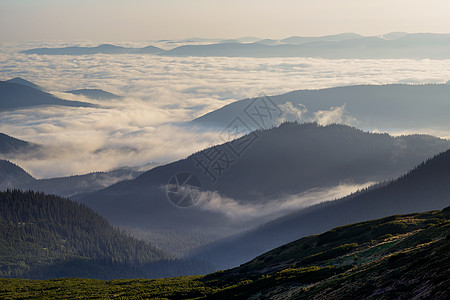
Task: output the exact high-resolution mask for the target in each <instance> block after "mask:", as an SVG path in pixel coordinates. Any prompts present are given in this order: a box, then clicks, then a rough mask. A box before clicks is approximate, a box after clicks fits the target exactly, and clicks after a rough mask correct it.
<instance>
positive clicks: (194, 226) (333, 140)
mask: <svg viewBox="0 0 450 300" xmlns="http://www.w3.org/2000/svg"><path fill="white" fill-rule="evenodd" d="M257 135H258V136H257V138H256V139H255V140H254V141H253V143H252V144H251V146H249V147H248V149H246V150H245V152H243V153H241V154H242V155H241V157H239V156H236V155H234V156H232V155H233V152H232V151H230V147H237V146H239V145H242V143H244V142H246V141H247V142H248V140H249V138H253V137H254V135H253V134H250V135H248V136H244V137H242V138H240V139H237V140H235V141H233V142H230V143H226V144H223V145H219V146H216V147H214V148H210V149H206V150H205V151H204V152H199V153H196V154H194V155H192V156H190V157H188V158H186V159H183V160H180V161H177V162H174V163H171V164H167V165H164V166H160V167H157V168H155V169H152V170H150V171H148V172H146V173H144V174H142V175H140V176H139V177H137V178H136V179H134V180H131V181H125V182H120V183H117V184H115V185H112V186H111V187H108V188H106V189H104V190H101V191H98V192H95V193H92V194H86V195H78V196H75V197H74V198H73V199H75V200H76V201H79V202H82V203H85V204H86V205H88V206H89V207H91V208H93V209H94V210H96V211H97V212H98V213H99V214H101V215H102V216H104V217H106V218H107V219H108V220H109V221H110V222H111V223H112V224H114V225H122V226H131V227H137V228H141V229H144V230H148V231H152V230H161V229H165V230H174V229H176V230H177V231H178V232H179V233H180V234H181V235H182V232H184V231H185V232H203V233H204V234H208V235H209V236H211V235H212V236H215V237H216V238H219V237H222V236H224V235H229V234H232V233H236V232H238V231H240V230H242V229H244V228H250V227H251V226H255V225H256V224H261V223H263V222H265V221H267V220H270V219H271V218H273V217H275V216H277V215H278V216H279V215H281V214H283V213H285V212H287V211H292V209H295V208H301V207H305V206H308V205H311V204H314V203H317V202H321V201H324V200H333V199H335V198H339V197H341V196H343V195H346V194H348V193H349V192H352V191H355V190H356V189H358V187H359V188H360V187H365V186H367V184H370V183H373V182H377V181H380V180H387V179H390V178H394V177H396V176H399V175H401V174H403V173H404V172H406V171H407V170H409V169H411V168H412V167H414V166H415V165H417V164H419V163H420V162H422V161H423V160H425V159H427V158H428V157H430V156H432V155H434V154H436V153H439V152H441V151H444V150H446V149H448V148H450V145H449V141H447V140H441V139H436V138H433V137H430V136H420V135H418V136H405V137H396V138H394V137H391V136H389V135H387V134H373V133H366V132H362V131H360V130H357V129H355V128H351V127H348V126H343V125H330V126H326V127H322V126H318V125H317V124H303V125H299V124H295V123H287V124H283V125H281V126H280V127H278V128H274V129H271V130H266V131H260V132H257ZM234 149H238V148H234ZM214 152H217V153H223V154H227V155H228V158H230V159H233V160H234V162H232V163H230V165H229V166H228V168H226V169H225V165H222V167H224V169H223V170H222V174H221V175H219V174H218V173H213V172H216V171H215V170H214V168H215V167H214V165H213V164H211V165H209V168H210V171H212V172H211V173H208V172H206V170H205V169H204V168H203V167H200V165H198V163H199V161H200V160H202V162H203V163H204V164H206V161H205V159H206V157H207V155H208V153H209V155H212V154H213V153H214ZM355 162H357V163H355ZM206 165H207V164H206ZM216 166H217V165H216ZM179 173H191V174H194V175H195V176H196V177H197V178H199V180H200V182H201V185H202V190H203V193H202V195H201V201H200V202H199V204H198V205H197V206H195V207H191V208H189V209H180V208H177V207H175V206H174V205H173V204H172V203H170V201H169V199H168V198H167V194H166V186H167V184H168V182H169V181H170V180H171V178H172V177H173V176H174V175H176V174H179ZM212 174H215V175H216V176H217V177H216V178H215V180H214V178H213V177H212V176H211V175H212ZM124 199H126V200H124Z"/></svg>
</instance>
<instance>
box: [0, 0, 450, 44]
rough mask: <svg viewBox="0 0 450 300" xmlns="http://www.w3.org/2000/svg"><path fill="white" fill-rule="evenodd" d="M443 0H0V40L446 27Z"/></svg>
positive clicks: (449, 7) (449, 23)
mask: <svg viewBox="0 0 450 300" xmlns="http://www.w3.org/2000/svg"><path fill="white" fill-rule="evenodd" d="M449 11H450V2H449V1H448V0H428V1H423V0H377V1H373V0H341V1H336V0H316V1H311V0H307V1H305V0H227V1H218V0H127V1H124V0H20V1H17V0H0V28H1V30H0V42H10V41H31V40H34V41H36V40H39V41H42V40H91V41H123V40H127V41H148V40H159V39H181V38H189V37H206V38H237V37H243V36H256V37H263V38H275V39H280V38H285V37H288V36H292V35H302V36H314V35H326V34H335V33H342V32H356V33H359V34H363V35H380V34H383V33H387V32H393V31H405V32H435V33H444V32H448V31H450V18H448V12H449Z"/></svg>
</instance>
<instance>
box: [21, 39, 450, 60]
mask: <svg viewBox="0 0 450 300" xmlns="http://www.w3.org/2000/svg"><path fill="white" fill-rule="evenodd" d="M192 42H194V43H195V42H197V43H200V44H192ZM205 42H206V43H207V42H208V40H203V39H192V40H186V41H184V43H185V45H182V46H179V47H176V48H173V49H170V50H163V49H160V48H157V47H154V46H147V47H144V48H127V47H121V46H114V45H110V44H103V45H99V46H96V47H79V46H71V47H63V48H35V49H29V50H25V51H22V53H25V54H39V55H91V54H98V53H103V54H142V53H149V54H157V55H164V56H200V57H205V56H227V57H321V58H329V59H341V58H348V59H350V58H353V59H380V58H392V59H394V58H412V59H422V58H431V59H448V58H450V54H449V52H448V51H447V48H448V47H449V45H450V34H433V33H413V34H408V33H388V34H385V35H382V36H361V35H358V34H355V33H344V34H338V35H331V36H329V35H328V36H321V37H299V36H292V37H289V38H286V39H281V40H270V39H236V40H223V41H221V42H217V41H214V40H212V41H210V42H212V43H210V44H204V43H205ZM181 43H183V41H181Z"/></svg>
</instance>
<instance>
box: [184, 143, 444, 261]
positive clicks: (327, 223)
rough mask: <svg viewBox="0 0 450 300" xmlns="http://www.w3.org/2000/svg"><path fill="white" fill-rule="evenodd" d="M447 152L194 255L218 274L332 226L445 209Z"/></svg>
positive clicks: (210, 246)
mask: <svg viewBox="0 0 450 300" xmlns="http://www.w3.org/2000/svg"><path fill="white" fill-rule="evenodd" d="M449 178H450V150H448V151H446V152H444V153H441V154H439V155H437V156H435V157H434V158H432V159H430V160H428V161H426V162H425V163H422V164H421V165H419V166H418V167H416V168H415V169H413V170H412V171H410V172H409V173H408V174H406V175H404V176H402V177H400V178H398V179H396V180H394V181H391V182H388V183H386V184H382V185H381V186H379V187H375V188H371V189H368V190H366V191H362V192H359V193H356V194H354V195H351V196H348V197H345V198H342V199H340V200H336V201H332V202H327V203H322V204H318V205H315V206H312V207H310V208H306V209H304V210H300V211H298V212H296V213H292V214H290V215H287V216H285V217H282V218H279V219H277V220H274V221H272V222H270V223H267V224H265V225H263V226H261V227H259V228H256V229H254V230H252V231H249V232H246V233H243V234H241V235H239V236H234V237H231V238H229V239H227V240H222V241H218V242H216V243H213V244H211V245H209V246H206V247H204V248H203V249H201V250H198V252H196V253H195V254H194V255H193V257H201V258H202V259H205V260H207V261H208V260H211V261H214V262H215V263H217V264H218V266H219V267H220V268H226V267H229V266H236V265H239V264H240V263H243V262H245V261H246V260H248V259H250V258H252V257H254V256H256V255H259V254H261V253H263V252H265V251H267V250H269V249H271V248H274V247H277V246H280V245H282V244H285V243H287V242H290V241H293V240H295V239H298V238H300V237H302V236H308V235H311V234H318V233H320V232H323V231H326V230H329V229H331V228H333V227H336V226H342V225H345V224H348V223H353V222H360V221H364V220H370V219H374V218H380V217H383V216H386V215H392V214H404V213H413V212H418V211H426V210H430V209H438V208H441V207H445V206H448V205H449V204H450V189H449V188H448V180H449Z"/></svg>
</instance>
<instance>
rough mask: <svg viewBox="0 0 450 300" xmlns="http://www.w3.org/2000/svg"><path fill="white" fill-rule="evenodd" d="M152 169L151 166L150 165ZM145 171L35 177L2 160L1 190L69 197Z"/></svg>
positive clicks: (0, 171) (119, 170) (95, 189)
mask: <svg viewBox="0 0 450 300" xmlns="http://www.w3.org/2000/svg"><path fill="white" fill-rule="evenodd" d="M148 168H149V169H150V168H151V166H150V165H148ZM142 173H143V171H138V170H135V169H134V168H126V167H124V168H119V169H115V170H112V171H109V172H93V173H89V174H84V175H74V176H67V177H57V178H48V179H35V178H34V177H33V176H31V175H30V174H28V173H27V172H26V171H25V170H23V169H22V168H20V167H19V166H17V165H15V164H13V163H11V162H9V161H6V160H0V191H2V190H6V189H21V190H34V191H40V192H44V193H47V194H55V195H58V196H64V197H69V196H73V195H76V194H81V193H88V192H94V191H98V190H100V189H103V188H105V187H107V186H110V185H112V184H114V183H117V182H119V181H123V180H131V179H134V178H136V177H137V176H139V175H140V174H142Z"/></svg>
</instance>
